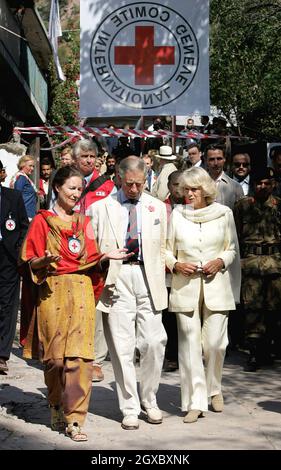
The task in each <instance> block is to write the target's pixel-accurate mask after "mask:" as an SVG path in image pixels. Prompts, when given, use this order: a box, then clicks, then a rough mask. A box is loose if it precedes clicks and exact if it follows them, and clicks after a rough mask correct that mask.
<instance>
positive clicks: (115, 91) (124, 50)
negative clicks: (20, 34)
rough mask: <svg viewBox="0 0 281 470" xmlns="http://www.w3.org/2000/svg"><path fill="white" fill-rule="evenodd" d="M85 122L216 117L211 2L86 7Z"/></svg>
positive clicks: (89, 0)
mask: <svg viewBox="0 0 281 470" xmlns="http://www.w3.org/2000/svg"><path fill="white" fill-rule="evenodd" d="M80 9H81V13H80V15H81V17H80V20H81V25H80V27H81V83H80V116H81V117H96V116H135V115H162V114H164V115H192V114H195V113H198V114H209V112H210V98H209V0H200V1H198V0H184V1H183V0H166V1H165V0H162V1H157V0H156V1H153V2H140V1H137V2H133V1H131V2H130V1H129V2H125V5H124V2H122V1H120V0H110V2H104V6H103V4H102V3H101V2H100V1H98V0H83V1H81V2H80Z"/></svg>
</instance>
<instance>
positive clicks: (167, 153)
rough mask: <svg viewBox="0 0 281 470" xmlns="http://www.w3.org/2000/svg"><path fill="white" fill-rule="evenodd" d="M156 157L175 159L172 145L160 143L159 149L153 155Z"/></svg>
mask: <svg viewBox="0 0 281 470" xmlns="http://www.w3.org/2000/svg"><path fill="white" fill-rule="evenodd" d="M154 157H156V158H161V159H162V160H176V159H177V157H176V155H173V150H172V147H170V146H169V145H162V147H160V149H159V153H156V154H155V155H154Z"/></svg>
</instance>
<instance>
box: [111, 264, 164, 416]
mask: <svg viewBox="0 0 281 470" xmlns="http://www.w3.org/2000/svg"><path fill="white" fill-rule="evenodd" d="M161 317H162V315H161V311H160V312H159V311H156V310H155V309H154V307H153V304H152V301H151V296H150V293H149V288H148V286H147V282H146V278H145V273H144V267H143V266H139V265H130V264H125V265H123V266H122V267H121V270H120V275H119V278H118V281H117V283H116V293H115V302H114V304H113V306H112V307H111V308H110V312H109V313H103V322H104V333H105V338H106V341H107V345H108V349H109V354H110V358H111V362H112V366H113V370H114V375H115V380H116V386H117V394H118V400H119V406H120V410H121V412H122V413H123V415H124V416H126V415H130V414H133V415H138V414H139V413H140V410H141V408H140V402H141V404H142V405H143V406H145V407H147V408H151V407H154V406H156V405H157V402H156V393H157V390H158V387H159V382H160V376H161V370H162V365H163V360H164V352H165V345H166V342H167V335H166V332H165V329H164V327H163V324H162V318H161ZM136 348H137V349H138V350H139V352H140V371H139V379H140V399H139V396H138V391H137V377H136V370H135V365H134V356H135V349H136Z"/></svg>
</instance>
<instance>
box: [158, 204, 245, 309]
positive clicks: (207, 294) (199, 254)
mask: <svg viewBox="0 0 281 470" xmlns="http://www.w3.org/2000/svg"><path fill="white" fill-rule="evenodd" d="M212 206H213V207H214V209H216V210H217V211H218V212H220V208H221V207H223V209H222V212H225V214H224V215H222V216H220V217H217V218H215V219H214V220H210V221H208V222H204V223H194V222H192V221H190V220H187V219H186V218H185V216H184V210H185V209H183V210H181V208H180V210H178V209H177V207H176V208H175V209H174V210H173V212H172V216H171V219H170V223H169V230H168V240H167V253H166V264H167V266H168V268H169V269H170V270H171V271H173V267H174V264H175V263H176V262H177V261H178V262H181V263H184V262H192V263H195V264H198V265H200V264H201V263H202V265H204V264H206V263H207V262H208V261H210V260H213V259H216V258H222V260H223V261H224V265H225V269H223V270H222V271H221V272H218V273H217V274H216V275H215V276H214V277H212V278H207V277H206V276H204V275H202V274H200V273H195V274H193V275H191V276H189V277H186V276H183V275H182V274H180V273H174V274H173V276H172V286H171V294H170V305H169V310H170V311H171V312H191V311H193V310H194V309H195V308H196V307H197V306H198V302H199V295H200V289H201V280H202V281H203V291H204V300H205V304H206V305H207V307H208V308H209V309H210V310H213V311H226V310H234V309H235V302H237V303H238V302H239V301H240V284H241V270H240V258H239V248H238V241H237V235H236V228H235V223H234V219H233V214H232V211H231V210H230V209H229V208H228V207H226V206H222V205H221V204H218V203H213V204H212ZM181 207H182V206H181ZM209 207H211V206H209ZM200 210H201V209H200ZM194 212H197V211H194Z"/></svg>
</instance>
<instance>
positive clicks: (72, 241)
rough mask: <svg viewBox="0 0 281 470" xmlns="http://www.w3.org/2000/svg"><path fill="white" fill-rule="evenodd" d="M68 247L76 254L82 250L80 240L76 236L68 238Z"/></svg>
mask: <svg viewBox="0 0 281 470" xmlns="http://www.w3.org/2000/svg"><path fill="white" fill-rule="evenodd" d="M68 249H69V251H70V252H71V253H73V254H74V255H77V254H78V253H80V250H81V243H80V241H79V240H78V239H77V238H76V237H74V236H73V237H70V238H69V239H68Z"/></svg>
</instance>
